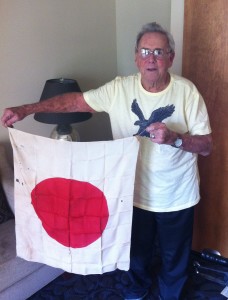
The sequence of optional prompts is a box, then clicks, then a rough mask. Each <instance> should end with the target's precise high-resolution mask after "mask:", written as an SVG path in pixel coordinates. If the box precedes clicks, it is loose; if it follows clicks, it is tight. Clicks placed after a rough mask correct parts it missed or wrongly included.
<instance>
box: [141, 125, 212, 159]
mask: <svg viewBox="0 0 228 300" xmlns="http://www.w3.org/2000/svg"><path fill="white" fill-rule="evenodd" d="M146 130H147V131H148V132H149V133H150V136H151V141H153V142H155V143H158V144H166V145H171V146H172V145H174V142H175V141H176V139H177V138H181V139H182V145H181V146H180V149H182V150H184V151H187V152H191V153H197V154H201V155H203V156H207V155H209V154H210V153H211V151H212V136H211V134H206V135H190V134H188V133H186V134H179V133H177V132H174V131H172V130H170V129H169V128H167V126H166V125H165V124H164V123H154V124H151V125H150V126H148V127H147V129H146ZM152 137H153V138H152Z"/></svg>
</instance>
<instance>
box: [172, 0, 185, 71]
mask: <svg viewBox="0 0 228 300" xmlns="http://www.w3.org/2000/svg"><path fill="white" fill-rule="evenodd" d="M170 31H171V33H172V35H173V38H174V40H175V44H176V50H175V52H176V55H175V60H174V64H173V66H172V68H171V71H172V72H173V73H176V74H178V75H181V74H182V52H183V31H184V0H171V24H170Z"/></svg>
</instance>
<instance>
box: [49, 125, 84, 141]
mask: <svg viewBox="0 0 228 300" xmlns="http://www.w3.org/2000/svg"><path fill="white" fill-rule="evenodd" d="M50 137H51V138H52V139H55V140H60V141H69V142H79V141H80V136H79V133H78V132H77V130H76V129H75V128H73V127H72V126H71V125H70V124H61V125H57V126H56V127H55V128H54V129H53V131H52V133H51V136H50Z"/></svg>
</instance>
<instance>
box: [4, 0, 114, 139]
mask: <svg viewBox="0 0 228 300" xmlns="http://www.w3.org/2000/svg"><path fill="white" fill-rule="evenodd" d="M115 22H116V19H115V0H109V1H106V0H96V1H92V0H83V1H81V0H65V1H62V0H48V1H47V0H39V1H36V0H20V1H18V0H10V1H8V0H1V1H0V65H1V73H0V91H1V102H0V114H1V113H2V110H3V108H5V107H9V106H15V105H20V104H25V103H31V102H34V101H37V100H39V98H40V95H41V92H42V89H43V86H44V83H45V81H46V80H47V79H50V78H58V77H68V78H74V79H77V80H78V82H79V85H80V87H81V89H82V90H87V89H89V88H94V87H97V86H99V85H101V84H103V83H104V82H106V81H107V80H110V79H112V78H113V77H114V76H116V73H117V58H116V27H115ZM15 127H16V128H18V129H22V130H24V131H27V132H31V133H35V134H40V135H44V136H49V134H50V132H51V130H52V127H53V126H52V125H47V124H42V123H39V122H36V121H35V120H34V119H33V117H32V116H31V117H28V118H26V119H25V120H23V121H22V122H19V123H17V124H16V125H15ZM79 127H80V129H81V131H82V134H81V136H86V138H87V139H88V140H92V139H106V138H110V130H109V129H110V128H109V122H108V120H107V117H106V116H105V115H102V114H97V115H96V116H95V117H93V118H92V119H91V120H90V121H88V122H85V123H81V124H80V126H79ZM7 139H8V133H7V130H6V129H5V128H3V127H0V140H1V141H2V140H7Z"/></svg>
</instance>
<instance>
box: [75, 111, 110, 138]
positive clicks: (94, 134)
mask: <svg viewBox="0 0 228 300" xmlns="http://www.w3.org/2000/svg"><path fill="white" fill-rule="evenodd" d="M74 126H75V128H76V129H77V130H78V132H79V134H80V141H81V142H92V141H108V140H112V139H113V137H112V131H111V124H110V119H109V115H108V114H107V113H104V112H101V113H95V114H93V116H92V118H91V119H89V120H87V121H85V122H82V123H78V124H75V125H74Z"/></svg>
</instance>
